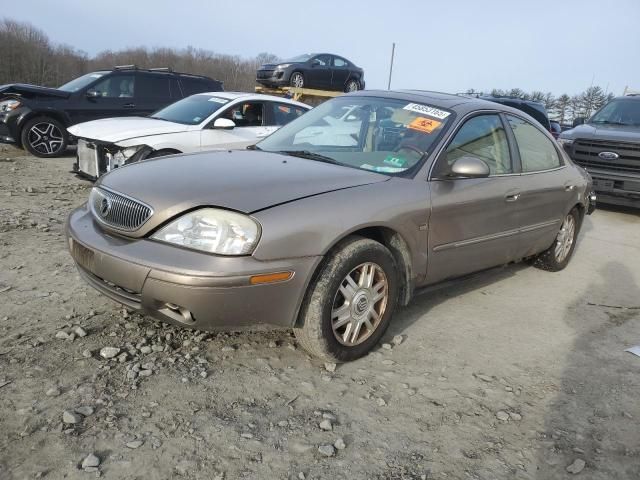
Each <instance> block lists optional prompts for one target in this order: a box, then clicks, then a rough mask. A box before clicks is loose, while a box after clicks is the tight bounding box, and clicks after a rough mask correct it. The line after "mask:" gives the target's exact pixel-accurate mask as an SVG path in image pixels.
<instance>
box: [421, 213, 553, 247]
mask: <svg viewBox="0 0 640 480" xmlns="http://www.w3.org/2000/svg"><path fill="white" fill-rule="evenodd" d="M559 223H560V220H550V221H547V222H541V223H536V224H534V225H528V226H526V227H521V228H516V229H514V230H505V231H504V232H499V233H492V234H490V235H483V236H481V237H473V238H469V239H467V240H459V241H457V242H451V243H443V244H442V245H437V246H435V247H433V251H434V252H441V251H443V250H451V249H453V248H461V247H467V246H469V245H475V244H478V243H484V242H490V241H491V240H497V239H499V238H505V237H512V236H514V235H519V234H521V233H527V232H532V231H534V230H540V229H542V228H547V227H552V226H554V225H557V224H559Z"/></svg>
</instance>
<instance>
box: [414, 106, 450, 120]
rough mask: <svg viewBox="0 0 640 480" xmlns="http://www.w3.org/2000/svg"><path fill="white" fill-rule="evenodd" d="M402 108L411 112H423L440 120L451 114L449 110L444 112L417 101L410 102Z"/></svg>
mask: <svg viewBox="0 0 640 480" xmlns="http://www.w3.org/2000/svg"><path fill="white" fill-rule="evenodd" d="M404 109H405V110H410V111H412V112H417V113H424V114H425V115H429V116H430V117H435V118H439V119H440V120H443V119H445V118H447V117H448V116H449V115H451V114H450V113H449V112H445V111H444V110H439V109H437V108H435V107H428V106H427V105H420V104H419V103H410V104H409V105H407V106H405V107H404Z"/></svg>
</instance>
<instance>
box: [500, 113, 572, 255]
mask: <svg viewBox="0 0 640 480" xmlns="http://www.w3.org/2000/svg"><path fill="white" fill-rule="evenodd" d="M505 118H506V122H507V124H508V125H509V128H510V133H512V135H513V136H512V139H513V142H514V143H515V145H516V148H517V154H518V156H519V159H520V163H521V164H522V174H521V175H520V178H519V182H520V184H519V186H518V191H519V197H518V201H517V203H518V205H519V210H520V215H521V218H520V227H521V229H522V235H521V238H522V241H521V251H520V252H519V254H518V255H519V256H521V257H523V256H528V255H532V254H534V253H538V252H540V251H542V250H544V249H546V248H548V247H549V246H550V245H551V244H552V243H553V241H554V239H555V237H556V235H557V234H558V230H559V229H560V225H561V223H562V220H563V219H564V216H565V215H566V213H567V212H565V210H566V208H567V206H568V205H569V203H570V201H571V199H572V198H573V197H574V195H575V189H576V188H577V185H575V179H574V177H573V175H572V173H571V171H570V170H569V169H568V168H567V167H566V166H565V165H564V162H563V160H562V156H561V155H560V153H559V152H558V148H557V144H556V142H554V141H552V140H551V139H550V138H549V137H547V135H546V134H545V133H543V132H542V131H541V129H540V128H539V127H538V126H536V125H534V124H532V123H530V122H529V121H527V120H525V119H523V118H521V117H519V116H516V115H512V114H507V115H505Z"/></svg>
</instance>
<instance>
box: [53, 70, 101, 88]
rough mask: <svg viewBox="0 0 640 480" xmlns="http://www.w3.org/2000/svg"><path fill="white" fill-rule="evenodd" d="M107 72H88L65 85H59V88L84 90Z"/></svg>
mask: <svg viewBox="0 0 640 480" xmlns="http://www.w3.org/2000/svg"><path fill="white" fill-rule="evenodd" d="M105 73H107V72H93V73H87V74H86V75H83V76H81V77H78V78H75V79H73V80H71V81H70V82H67V83H65V84H64V85H62V86H60V87H58V90H62V91H63V92H77V91H78V90H82V89H83V88H84V87H86V86H87V85H89V84H91V83H93V82H95V81H96V80H98V79H99V78H102V77H103V76H104V75H105Z"/></svg>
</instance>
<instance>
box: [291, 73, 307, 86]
mask: <svg viewBox="0 0 640 480" xmlns="http://www.w3.org/2000/svg"><path fill="white" fill-rule="evenodd" d="M289 84H290V85H291V86H292V87H296V88H303V87H304V75H303V74H302V73H300V72H293V73H292V74H291V78H290V79H289Z"/></svg>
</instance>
